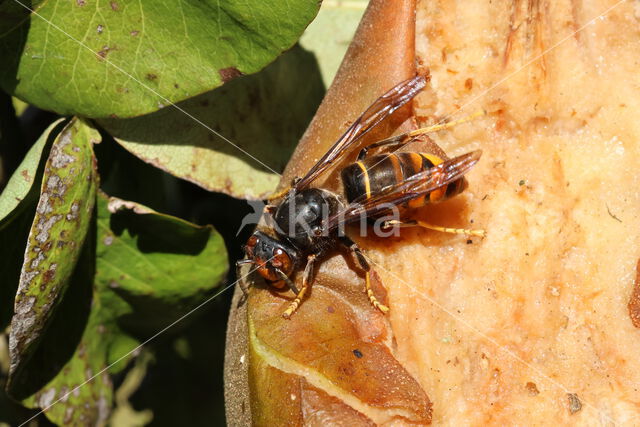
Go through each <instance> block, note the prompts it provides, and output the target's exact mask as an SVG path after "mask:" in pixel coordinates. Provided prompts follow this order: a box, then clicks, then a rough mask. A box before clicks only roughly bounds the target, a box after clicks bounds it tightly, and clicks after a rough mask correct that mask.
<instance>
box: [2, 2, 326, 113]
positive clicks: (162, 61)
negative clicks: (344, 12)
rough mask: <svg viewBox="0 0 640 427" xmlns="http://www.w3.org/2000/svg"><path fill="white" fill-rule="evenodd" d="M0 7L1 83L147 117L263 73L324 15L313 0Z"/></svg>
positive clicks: (56, 103) (39, 96)
mask: <svg viewBox="0 0 640 427" xmlns="http://www.w3.org/2000/svg"><path fill="white" fill-rule="evenodd" d="M25 4H28V5H30V6H31V7H34V8H36V9H37V16H36V15H35V14H29V12H28V11H27V10H26V9H24V8H23V7H21V6H20V5H19V4H18V3H17V2H15V1H5V2H2V3H0V17H2V18H0V57H2V58H5V62H6V65H5V64H3V67H2V69H1V70H0V83H1V84H2V87H3V88H4V89H5V90H6V91H8V92H9V93H11V94H14V95H16V96H18V97H20V98H21V99H24V100H26V101H27V102H28V103H30V104H34V105H36V106H38V107H40V108H43V109H47V110H53V111H56V112H58V113H61V114H79V115H83V116H88V117H110V116H114V115H115V116H118V117H132V116H137V115H140V114H145V113H149V112H152V111H155V110H157V109H159V108H161V107H162V106H164V105H168V104H169V103H170V102H178V101H181V100H184V99H186V98H190V97H192V96H195V95H198V94H200V93H203V92H206V91H208V90H211V89H213V88H215V87H218V86H220V85H221V84H223V82H225V81H228V80H230V79H232V78H234V77H236V76H238V75H241V74H250V73H255V72H257V71H259V70H260V69H262V68H263V67H265V66H266V65H267V64H268V63H270V62H271V61H273V59H275V58H276V57H277V56H278V55H279V54H280V53H282V52H283V51H284V50H286V49H288V48H290V47H291V46H292V45H293V44H294V43H295V41H296V40H297V39H298V37H299V36H300V34H301V33H302V31H303V30H304V28H305V27H306V26H307V25H308V24H309V22H311V20H312V19H313V18H314V16H315V15H316V13H317V11H318V7H319V3H318V2H317V1H309V0H288V1H280V0H272V1H262V0H253V1H247V0H225V1H223V2H220V1H215V0H186V1H179V2H176V1H171V0H141V1H139V2H135V3H131V2H125V1H122V0H111V1H108V2H107V1H104V2H97V1H87V0H73V1H54V0H52V1H31V2H25Z"/></svg>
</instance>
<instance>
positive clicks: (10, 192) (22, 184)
mask: <svg viewBox="0 0 640 427" xmlns="http://www.w3.org/2000/svg"><path fill="white" fill-rule="evenodd" d="M63 121H64V119H60V120H58V121H56V122H54V123H52V124H51V125H50V126H49V127H48V128H47V130H45V131H44V133H43V134H42V135H41V136H40V138H38V140H37V141H36V143H35V144H33V146H32V147H31V149H29V152H28V153H27V156H26V157H25V158H24V159H23V160H22V163H20V166H18V169H16V171H15V172H14V173H13V175H12V176H11V178H10V179H9V182H8V183H7V186H6V187H5V188H4V190H3V191H2V193H0V230H2V229H3V228H4V227H5V226H6V225H7V224H8V223H9V222H10V221H11V219H12V218H13V216H14V215H15V214H16V213H17V212H18V211H19V210H20V209H19V208H18V207H19V206H20V204H21V203H22V202H23V200H24V199H25V198H26V197H27V195H28V194H29V192H30V191H31V189H32V188H34V186H35V184H36V183H37V182H39V180H38V179H37V178H36V172H37V170H38V166H39V165H40V164H41V159H42V154H43V151H44V149H45V147H46V146H47V143H48V142H51V139H53V137H54V136H55V135H57V134H58V131H59V129H58V128H59V125H60V124H61V123H62V122H63ZM33 196H35V194H33Z"/></svg>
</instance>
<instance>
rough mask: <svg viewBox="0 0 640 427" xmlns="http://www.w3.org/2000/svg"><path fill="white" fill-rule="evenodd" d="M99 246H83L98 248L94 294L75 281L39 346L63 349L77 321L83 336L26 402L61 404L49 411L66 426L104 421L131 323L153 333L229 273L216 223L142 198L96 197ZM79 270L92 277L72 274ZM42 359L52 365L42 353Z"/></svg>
mask: <svg viewBox="0 0 640 427" xmlns="http://www.w3.org/2000/svg"><path fill="white" fill-rule="evenodd" d="M87 242H89V239H88V240H87ZM91 243H92V244H93V243H94V242H91ZM95 245H96V246H95V247H94V249H90V250H85V251H84V252H83V254H91V255H93V254H94V251H95V258H93V259H94V260H95V267H96V269H95V280H94V285H93V289H92V290H91V288H89V290H90V295H89V298H86V295H84V296H83V293H86V288H87V286H86V285H87V283H84V285H83V283H82V281H81V280H76V281H74V282H73V283H72V286H73V287H72V288H71V289H70V291H69V293H68V295H67V296H65V298H64V300H65V301H63V303H62V304H61V308H60V310H59V312H58V313H59V314H58V315H57V316H56V317H55V319H54V322H53V323H52V325H51V327H50V328H49V330H48V332H47V334H46V336H45V338H44V340H48V341H47V343H48V344H49V348H45V346H44V345H42V346H41V347H40V350H41V353H43V354H44V353H45V350H46V351H47V354H48V355H49V357H51V356H50V353H49V352H51V351H53V352H58V353H59V352H60V350H59V347H60V344H59V342H60V339H61V336H62V335H63V334H67V335H68V331H69V328H70V327H71V326H72V325H73V324H77V323H80V324H81V325H83V326H84V325H86V326H85V327H84V331H83V332H82V335H81V338H79V339H78V340H77V341H76V342H75V344H74V345H72V346H71V345H69V347H72V348H73V349H74V352H73V353H72V355H70V357H69V358H68V360H66V361H64V363H61V364H60V366H62V368H61V369H60V366H58V370H57V371H56V372H55V373H54V374H53V375H50V376H49V378H48V379H47V381H45V382H41V383H40V384H39V388H38V389H37V391H35V392H34V393H33V394H32V395H30V396H29V397H27V398H26V399H25V400H24V401H23V403H24V404H25V405H26V406H28V407H30V408H46V407H48V406H49V405H51V404H52V403H55V405H53V406H51V407H50V408H49V409H48V410H47V411H46V412H45V414H46V415H47V417H48V418H49V419H50V420H51V421H53V422H55V423H57V424H62V425H95V424H100V423H102V422H104V421H105V420H106V418H107V416H108V414H109V411H110V410H111V406H112V401H113V384H112V382H111V379H110V376H109V373H116V372H119V371H120V370H122V369H123V368H124V367H125V366H126V363H127V361H129V360H130V359H131V358H132V357H133V355H132V354H128V353H130V352H131V351H132V350H133V349H135V348H136V346H137V345H138V342H139V341H138V340H137V339H135V338H134V335H132V333H131V331H132V328H131V327H129V326H132V325H136V327H135V329H136V331H139V330H140V329H141V328H140V322H143V324H144V325H143V326H153V327H154V329H153V330H151V331H147V332H146V336H147V337H148V336H152V334H155V333H157V332H158V331H159V330H162V329H163V328H164V327H166V326H168V325H170V324H171V322H172V321H174V320H175V319H176V318H177V317H178V316H179V315H182V314H184V313H186V312H187V311H188V310H189V309H192V308H193V307H194V306H195V305H196V304H198V303H201V302H203V301H204V300H205V299H206V298H207V297H208V296H209V295H210V293H211V291H212V289H214V288H215V287H217V286H218V285H219V284H220V283H221V281H222V280H223V279H224V277H225V275H226V272H227V253H226V250H225V246H224V242H223V240H222V238H221V236H220V235H219V234H218V233H217V232H216V231H215V230H214V229H213V228H212V227H208V226H205V227H200V226H197V225H194V224H190V223H188V222H185V221H183V220H181V219H178V218H175V217H171V216H168V215H163V214H159V213H157V212H154V211H152V210H150V209H148V208H146V207H144V206H142V205H139V204H136V203H132V202H125V201H122V200H120V199H114V198H112V199H110V200H108V199H107V197H106V196H104V195H102V194H100V195H99V196H98V209H97V234H96V239H95ZM85 249H86V246H85ZM84 264H85V263H82V264H80V263H79V264H78V266H79V267H81V266H82V265H84ZM86 264H89V265H92V263H91V262H87V263H86ZM78 276H80V277H86V275H83V274H74V277H78ZM91 294H92V295H91ZM85 307H90V313H89V314H88V319H87V317H84V321H83V320H82V316H83V314H82V311H83V310H84V308H85ZM63 309H64V310H63ZM136 336H137V335H136ZM44 340H43V341H44ZM69 344H71V343H69ZM38 360H39V361H41V363H42V364H44V365H46V364H47V359H45V357H44V356H43V357H42V358H41V359H38ZM112 364H114V365H113V366H111V365H112ZM36 366H38V369H42V367H41V365H35V364H34V369H33V370H37V369H36V368H35V367H36ZM41 377H46V376H43V375H41ZM40 379H42V378H40ZM31 389H34V387H33V386H32V387H31ZM58 400H59V401H58ZM56 402H57V403H56Z"/></svg>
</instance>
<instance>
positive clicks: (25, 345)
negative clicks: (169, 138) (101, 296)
mask: <svg viewBox="0 0 640 427" xmlns="http://www.w3.org/2000/svg"><path fill="white" fill-rule="evenodd" d="M98 138H99V136H98V134H97V132H96V131H95V130H94V129H93V128H90V127H89V126H87V125H85V124H84V123H83V122H81V121H80V120H78V119H72V120H71V121H70V122H69V124H67V125H66V126H65V128H64V129H63V130H62V132H60V134H59V135H58V136H57V137H56V139H55V141H54V142H53V145H52V147H51V152H50V153H49V158H48V159H47V163H46V165H45V170H44V175H43V179H42V186H41V190H40V199H39V200H38V205H37V207H36V214H35V217H34V220H33V223H32V225H31V230H30V232H29V238H28V241H27V247H26V251H25V255H24V263H23V265H22V271H21V274H20V281H19V284H18V292H17V295H16V299H15V314H14V316H13V318H12V319H11V335H10V338H9V351H10V356H11V367H10V374H9V376H10V379H9V384H10V386H11V383H12V382H13V381H14V380H15V377H16V376H19V375H20V370H21V369H22V368H23V367H24V366H25V364H26V362H27V361H28V360H29V357H30V355H31V354H32V353H33V351H34V349H35V347H36V346H37V343H38V341H39V340H40V338H41V334H42V333H43V331H44V328H45V327H46V326H47V324H48V322H49V320H50V319H51V316H52V314H53V313H54V312H55V309H56V308H57V306H58V304H59V302H60V300H61V299H62V296H63V295H64V293H65V291H66V290H67V288H68V285H69V279H70V277H71V274H72V272H73V270H74V267H75V264H76V261H77V260H78V257H79V254H80V250H81V248H82V244H83V242H84V239H85V237H86V235H87V231H88V229H89V221H90V218H91V212H92V211H93V207H94V205H95V194H96V188H97V185H98V176H97V173H96V167H95V158H94V156H93V150H92V143H93V142H95V141H96V140H97V139H98Z"/></svg>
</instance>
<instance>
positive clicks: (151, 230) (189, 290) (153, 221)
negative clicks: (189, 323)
mask: <svg viewBox="0 0 640 427" xmlns="http://www.w3.org/2000/svg"><path fill="white" fill-rule="evenodd" d="M101 209H102V208H101ZM108 210H109V211H110V212H111V213H112V215H111V216H110V217H108V218H106V217H105V214H104V213H100V215H99V217H98V230H99V233H98V236H99V240H98V250H97V259H98V270H97V275H96V280H97V281H98V282H100V283H105V284H106V285H107V286H108V287H109V288H110V289H112V290H113V292H115V293H116V294H118V295H119V296H120V297H121V298H123V299H124V300H126V301H127V302H128V303H129V304H130V305H131V307H132V308H133V309H134V311H135V316H133V317H131V318H130V319H126V321H125V323H126V324H128V325H130V327H131V328H135V329H136V330H137V331H139V332H143V333H151V332H156V331H157V329H158V328H160V327H162V326H165V325H166V324H167V323H168V320H169V319H173V318H177V317H179V315H181V314H182V313H184V312H185V311H186V310H187V309H188V308H190V307H192V306H194V305H195V304H197V303H199V302H201V301H202V299H203V298H204V297H205V296H206V295H208V293H209V292H210V291H211V289H212V288H214V287H215V286H216V285H217V284H218V283H219V282H220V281H221V280H222V279H223V278H224V277H225V276H226V273H227V268H228V258H227V252H226V249H225V246H224V241H223V239H222V237H221V236H220V235H219V234H218V233H217V232H215V231H214V229H213V227H210V226H203V227H199V226H196V225H194V224H191V223H189V222H187V221H184V220H182V219H179V218H176V217H172V216H169V215H163V214H160V213H158V212H155V211H153V210H151V209H149V208H147V207H145V206H142V205H140V204H137V203H134V202H127V201H123V200H121V199H117V198H115V197H112V198H111V199H110V200H109V203H108Z"/></svg>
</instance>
